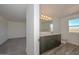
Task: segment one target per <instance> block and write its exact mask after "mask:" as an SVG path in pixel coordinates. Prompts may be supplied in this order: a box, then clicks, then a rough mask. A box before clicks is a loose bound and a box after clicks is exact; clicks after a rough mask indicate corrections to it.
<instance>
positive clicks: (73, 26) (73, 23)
mask: <svg viewBox="0 0 79 59" xmlns="http://www.w3.org/2000/svg"><path fill="white" fill-rule="evenodd" d="M69 32H78V33H79V18H75V19H71V20H69Z"/></svg>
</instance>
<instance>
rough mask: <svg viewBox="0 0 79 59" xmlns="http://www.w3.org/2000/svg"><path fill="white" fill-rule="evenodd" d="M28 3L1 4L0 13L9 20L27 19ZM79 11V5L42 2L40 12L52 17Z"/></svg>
mask: <svg viewBox="0 0 79 59" xmlns="http://www.w3.org/2000/svg"><path fill="white" fill-rule="evenodd" d="M26 6H27V5H26V4H0V15H1V16H3V17H5V18H6V19H7V20H9V21H25V20H26ZM76 11H79V5H73V4H41V5H40V13H41V14H43V15H47V16H50V17H52V18H56V17H61V16H63V15H67V14H70V13H74V12H76Z"/></svg>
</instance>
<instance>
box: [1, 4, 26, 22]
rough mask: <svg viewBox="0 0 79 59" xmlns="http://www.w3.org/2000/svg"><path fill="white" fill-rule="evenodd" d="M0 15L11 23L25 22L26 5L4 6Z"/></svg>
mask: <svg viewBox="0 0 79 59" xmlns="http://www.w3.org/2000/svg"><path fill="white" fill-rule="evenodd" d="M0 15H1V16H4V17H5V18H6V19H7V20H9V21H25V20H26V5H25V4H3V5H0Z"/></svg>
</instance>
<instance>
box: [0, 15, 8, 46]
mask: <svg viewBox="0 0 79 59" xmlns="http://www.w3.org/2000/svg"><path fill="white" fill-rule="evenodd" d="M7 34H8V21H7V20H6V19H5V18H3V17H2V16H0V45H1V44H2V43H4V42H5V41H6V40H7V39H8V35H7Z"/></svg>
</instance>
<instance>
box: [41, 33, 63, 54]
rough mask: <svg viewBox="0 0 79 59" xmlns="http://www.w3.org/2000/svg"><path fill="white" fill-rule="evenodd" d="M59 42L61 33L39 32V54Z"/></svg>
mask: <svg viewBox="0 0 79 59" xmlns="http://www.w3.org/2000/svg"><path fill="white" fill-rule="evenodd" d="M60 44H61V35H60V34H57V33H55V34H54V33H50V32H41V33H40V54H42V53H44V52H46V51H48V50H50V49H53V48H56V47H57V46H59V45H60Z"/></svg>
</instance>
